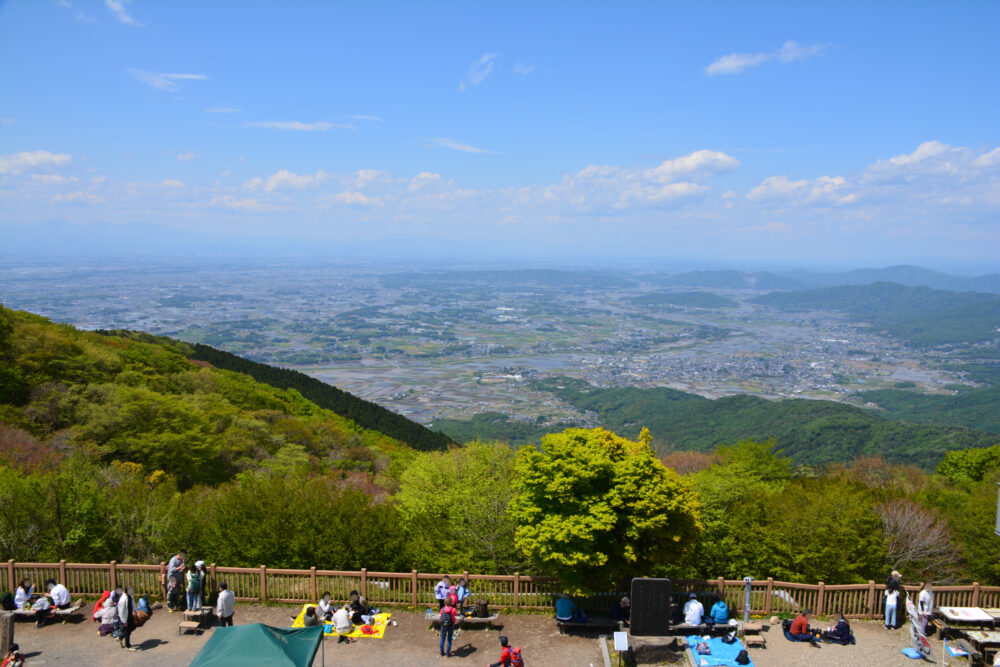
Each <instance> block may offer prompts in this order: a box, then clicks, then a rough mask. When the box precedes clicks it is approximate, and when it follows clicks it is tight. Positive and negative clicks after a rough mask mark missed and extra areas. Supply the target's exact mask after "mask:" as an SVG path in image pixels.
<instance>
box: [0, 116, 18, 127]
mask: <svg viewBox="0 0 1000 667" xmlns="http://www.w3.org/2000/svg"><path fill="white" fill-rule="evenodd" d="M16 122H17V119H16V118H10V117H5V118H0V125H13V124H14V123H16Z"/></svg>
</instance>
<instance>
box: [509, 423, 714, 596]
mask: <svg viewBox="0 0 1000 667" xmlns="http://www.w3.org/2000/svg"><path fill="white" fill-rule="evenodd" d="M649 441H650V438H649V433H648V431H643V433H642V435H641V436H640V439H639V441H631V440H626V439H625V438H622V437H619V436H617V435H615V434H614V433H611V432H610V431H607V430H605V429H589V430H588V429H577V428H573V429H567V430H565V431H563V432H562V433H556V434H550V435H547V436H545V437H544V438H542V443H541V448H540V450H535V449H533V448H530V447H525V448H522V449H521V450H520V452H519V454H518V459H517V463H516V466H515V470H516V473H517V478H516V479H515V483H514V488H515V490H516V491H517V495H516V496H515V497H514V499H513V500H512V501H511V504H510V509H509V512H510V514H511V516H512V517H513V518H514V521H515V523H516V524H517V529H516V537H515V541H516V544H517V546H518V548H519V549H521V550H522V551H523V552H524V554H525V555H526V556H527V557H528V558H529V559H530V561H531V562H532V563H534V564H535V565H536V566H537V567H538V569H539V570H540V571H542V572H545V573H550V574H555V575H557V576H558V577H559V578H560V580H561V582H562V583H563V584H564V585H565V586H567V587H569V588H571V589H576V590H607V589H608V588H609V587H614V586H618V585H620V584H621V583H623V581H624V580H626V579H628V578H629V577H632V576H641V575H647V574H650V573H651V572H652V571H653V570H654V568H657V567H658V566H660V565H662V564H664V563H669V562H672V561H674V560H675V559H676V558H677V557H678V556H679V555H680V554H681V553H682V552H683V551H684V550H685V549H686V548H687V547H688V546H690V544H691V543H692V542H693V541H694V540H695V539H697V537H698V534H699V532H700V531H701V524H700V522H699V518H698V517H699V513H698V503H697V500H696V498H695V494H694V492H693V491H692V490H691V488H690V487H689V485H688V484H687V482H685V481H684V480H683V479H681V477H680V476H679V475H677V473H676V472H674V471H673V470H670V469H669V468H667V467H665V466H664V465H663V464H662V463H661V462H660V461H659V460H658V459H657V458H656V456H654V454H653V451H652V449H651V448H650V447H649Z"/></svg>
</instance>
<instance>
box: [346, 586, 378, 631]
mask: <svg viewBox="0 0 1000 667" xmlns="http://www.w3.org/2000/svg"><path fill="white" fill-rule="evenodd" d="M347 604H348V605H349V606H350V609H351V622H352V623H355V624H358V625H360V624H362V623H367V622H368V621H369V620H370V617H371V615H372V610H371V608H370V607H369V606H368V605H367V604H365V599H364V598H363V597H361V595H360V594H359V593H358V592H357V591H351V599H350V602H348V603H347Z"/></svg>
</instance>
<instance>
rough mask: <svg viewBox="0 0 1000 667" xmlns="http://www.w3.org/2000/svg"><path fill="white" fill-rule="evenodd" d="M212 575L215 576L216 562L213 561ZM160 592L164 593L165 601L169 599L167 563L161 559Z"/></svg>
mask: <svg viewBox="0 0 1000 667" xmlns="http://www.w3.org/2000/svg"><path fill="white" fill-rule="evenodd" d="M212 576H215V563H212ZM160 592H161V593H162V594H163V601H164V602H166V601H167V564H166V563H164V562H163V561H162V560H161V561H160Z"/></svg>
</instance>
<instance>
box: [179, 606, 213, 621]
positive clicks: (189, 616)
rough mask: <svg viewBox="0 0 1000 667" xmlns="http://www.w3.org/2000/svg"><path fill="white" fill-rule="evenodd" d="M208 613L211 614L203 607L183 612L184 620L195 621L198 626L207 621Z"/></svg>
mask: <svg viewBox="0 0 1000 667" xmlns="http://www.w3.org/2000/svg"><path fill="white" fill-rule="evenodd" d="M210 613H211V612H210V611H209V610H208V609H206V608H205V607H202V608H201V609H186V610H185V611H184V620H185V621H195V622H197V623H198V625H201V624H202V623H204V622H205V621H207V620H208V618H209V614H210Z"/></svg>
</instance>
